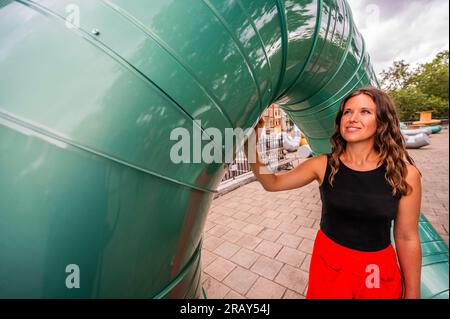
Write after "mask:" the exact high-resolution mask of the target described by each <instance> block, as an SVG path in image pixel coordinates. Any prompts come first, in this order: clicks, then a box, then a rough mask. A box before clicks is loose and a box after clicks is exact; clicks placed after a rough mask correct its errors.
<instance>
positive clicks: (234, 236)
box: [221, 229, 245, 243]
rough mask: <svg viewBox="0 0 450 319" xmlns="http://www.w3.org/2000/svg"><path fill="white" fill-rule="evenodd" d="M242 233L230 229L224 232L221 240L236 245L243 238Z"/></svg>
mask: <svg viewBox="0 0 450 319" xmlns="http://www.w3.org/2000/svg"><path fill="white" fill-rule="evenodd" d="M244 235H245V234H244V233H243V232H241V231H239V230H235V229H230V230H229V231H228V232H226V233H225V234H224V235H222V237H221V238H222V239H225V240H227V241H229V242H231V243H236V242H237V241H239V240H240V239H241V238H242V237H244Z"/></svg>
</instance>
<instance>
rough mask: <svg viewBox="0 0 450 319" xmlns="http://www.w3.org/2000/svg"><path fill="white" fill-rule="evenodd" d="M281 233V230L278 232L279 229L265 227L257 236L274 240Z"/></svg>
mask: <svg viewBox="0 0 450 319" xmlns="http://www.w3.org/2000/svg"><path fill="white" fill-rule="evenodd" d="M281 234H282V232H280V231H279V230H275V229H270V228H265V229H263V230H262V231H261V232H260V233H259V234H258V237H259V238H262V239H265V240H268V241H272V242H275V241H276V240H277V239H278V238H279V237H280V236H281Z"/></svg>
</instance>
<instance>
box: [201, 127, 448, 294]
mask: <svg viewBox="0 0 450 319" xmlns="http://www.w3.org/2000/svg"><path fill="white" fill-rule="evenodd" d="M431 139H432V142H433V144H432V145H430V146H427V147H425V148H422V149H419V150H410V151H409V153H410V155H411V156H412V157H413V158H414V160H415V161H416V164H417V166H418V168H419V169H420V170H421V172H422V175H423V177H422V186H423V191H422V211H423V212H424V214H425V216H426V217H428V219H429V220H430V222H431V223H432V224H433V226H434V227H435V228H436V230H437V231H438V232H439V233H440V234H441V236H442V237H443V238H444V239H445V240H446V241H447V243H448V223H449V218H448V213H449V209H448V207H449V206H448V201H449V199H448V195H449V194H448V193H449V175H448V170H449V149H448V147H449V144H448V143H449V134H448V129H447V128H445V129H444V130H443V131H442V132H441V133H439V134H434V135H432V137H431ZM320 212H321V202H320V195H319V190H318V184H317V183H316V182H314V183H311V184H309V185H307V186H305V187H303V188H299V189H295V190H290V191H285V192H276V193H269V192H266V191H265V190H264V189H263V188H262V186H261V185H260V184H259V182H252V183H250V184H247V185H245V186H243V187H240V188H239V189H236V190H234V191H232V192H230V193H227V194H225V195H224V196H221V197H218V198H217V199H215V200H214V201H213V204H212V207H211V211H210V213H209V216H208V219H207V222H206V225H205V229H204V231H205V234H204V236H205V237H204V238H205V240H204V247H203V250H202V269H203V274H202V283H203V288H204V289H205V291H206V294H207V296H208V298H262V299H264V298H277V299H278V298H291V299H292V298H304V296H305V293H306V289H307V281H308V271H309V264H310V261H311V253H312V248H313V243H314V238H315V235H316V232H317V229H318V227H319V221H320Z"/></svg>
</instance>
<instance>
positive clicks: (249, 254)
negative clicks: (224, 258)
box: [230, 248, 260, 269]
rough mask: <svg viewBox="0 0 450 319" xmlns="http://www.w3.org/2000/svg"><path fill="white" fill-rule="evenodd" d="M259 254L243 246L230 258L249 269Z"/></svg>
mask: <svg viewBox="0 0 450 319" xmlns="http://www.w3.org/2000/svg"><path fill="white" fill-rule="evenodd" d="M259 256H260V255H259V254H257V253H255V252H254V251H252V250H250V249H247V248H241V249H240V250H239V251H238V252H237V253H235V254H234V255H233V257H231V258H230V260H231V261H232V262H234V263H235V264H237V265H240V266H242V267H244V268H247V269H249V268H250V267H251V266H252V265H253V264H254V263H255V261H256V260H257V259H258V257H259Z"/></svg>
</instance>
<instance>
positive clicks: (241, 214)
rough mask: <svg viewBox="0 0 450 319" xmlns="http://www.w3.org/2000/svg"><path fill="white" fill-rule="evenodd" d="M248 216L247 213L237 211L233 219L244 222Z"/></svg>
mask: <svg viewBox="0 0 450 319" xmlns="http://www.w3.org/2000/svg"><path fill="white" fill-rule="evenodd" d="M249 216H250V214H249V213H244V212H241V211H238V212H237V213H236V214H234V215H233V218H235V219H237V220H240V221H244V220H246V219H247V218H248V217H249Z"/></svg>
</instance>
